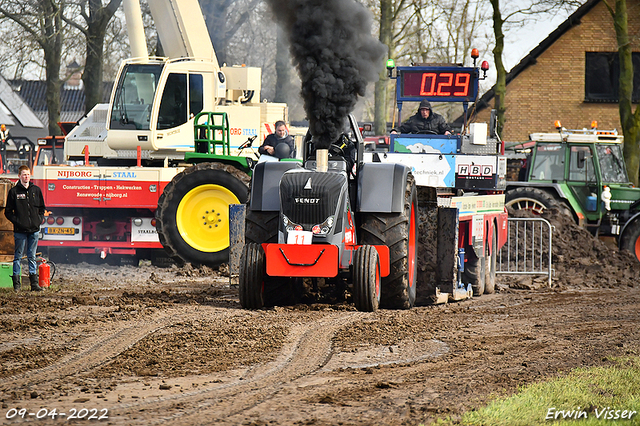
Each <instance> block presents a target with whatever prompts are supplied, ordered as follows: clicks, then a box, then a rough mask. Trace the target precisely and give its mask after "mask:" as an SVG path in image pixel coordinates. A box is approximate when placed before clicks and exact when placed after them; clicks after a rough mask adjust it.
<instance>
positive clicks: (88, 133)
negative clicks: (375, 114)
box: [33, 0, 288, 266]
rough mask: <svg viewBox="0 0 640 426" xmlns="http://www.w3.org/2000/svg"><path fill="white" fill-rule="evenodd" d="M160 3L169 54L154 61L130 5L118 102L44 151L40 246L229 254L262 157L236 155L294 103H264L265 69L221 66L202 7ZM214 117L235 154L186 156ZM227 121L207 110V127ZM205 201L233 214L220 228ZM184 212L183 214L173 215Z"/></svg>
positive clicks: (201, 256) (203, 257) (159, 24)
mask: <svg viewBox="0 0 640 426" xmlns="http://www.w3.org/2000/svg"><path fill="white" fill-rule="evenodd" d="M149 7H150V10H151V14H152V16H153V18H154V21H155V24H156V28H157V32H158V36H159V39H160V42H161V43H162V46H163V48H164V52H165V54H166V57H153V56H151V57H150V56H149V55H148V54H147V46H146V41H145V38H144V29H143V26H142V18H141V12H140V5H139V3H138V1H137V0H125V1H124V8H125V15H126V20H127V27H128V32H129V37H130V41H131V50H132V56H133V57H132V58H131V59H128V60H126V61H124V62H123V63H122V64H121V66H120V69H119V71H118V74H117V77H116V81H115V85H114V88H113V90H112V93H111V98H110V102H109V104H98V105H97V106H96V107H95V108H93V109H92V110H91V111H90V112H89V113H88V114H87V115H86V116H85V117H84V118H83V119H81V120H80V122H79V123H78V125H77V126H75V128H73V129H72V130H71V131H70V132H69V133H68V134H66V136H65V137H64V146H63V148H61V147H60V146H61V145H62V144H60V142H59V141H56V139H55V138H53V139H51V141H50V143H49V145H48V146H43V147H42V148H41V153H40V154H39V155H38V160H37V162H36V165H35V166H34V171H33V176H34V181H35V182H36V184H37V185H39V186H40V187H41V188H42V189H43V193H44V197H45V203H46V205H47V208H48V209H49V210H51V211H52V212H53V213H52V215H51V216H49V219H48V221H47V223H44V224H43V225H42V227H41V241H40V246H41V247H48V248H49V251H52V250H53V251H55V250H56V249H66V250H72V251H73V252H75V253H80V254H88V255H90V256H96V255H97V256H99V257H100V258H103V259H104V258H107V256H109V255H121V256H132V257H135V256H140V255H141V254H144V252H145V251H151V255H152V256H153V255H154V254H162V253H163V250H162V249H163V248H164V249H165V250H166V251H167V252H168V253H169V255H170V256H171V257H173V258H174V259H175V260H178V261H187V262H194V263H198V264H208V265H212V266H214V265H217V264H219V263H221V262H224V261H226V259H227V257H228V254H227V250H228V249H227V248H228V245H229V236H228V226H227V223H226V222H227V220H228V215H227V214H226V213H225V211H226V208H224V206H226V205H227V204H228V203H232V202H233V203H237V202H244V201H246V197H247V182H248V180H249V177H248V176H249V173H250V167H249V163H248V161H249V162H250V160H248V159H247V158H246V157H244V156H241V155H240V156H239V155H234V154H235V153H237V152H238V148H239V147H241V146H242V145H243V144H244V145H245V146H246V145H247V144H249V143H251V141H253V140H254V139H257V138H260V139H259V140H262V139H263V138H264V137H265V136H266V135H267V134H269V133H272V129H271V128H270V127H269V126H270V124H269V123H274V122H275V121H277V120H284V121H288V120H287V119H288V116H287V115H288V111H287V107H286V105H285V104H278V103H267V102H260V89H261V83H260V81H261V70H260V69H259V68H254V67H245V66H222V67H221V66H219V64H218V61H217V58H216V55H215V52H214V50H213V45H212V43H211V41H210V38H209V34H208V31H207V28H206V26H205V22H204V18H203V16H202V13H201V10H200V6H199V5H198V2H197V0H154V1H152V2H149ZM206 112H214V113H216V114H218V115H220V114H225V115H226V118H225V120H228V123H227V128H228V136H229V138H228V140H227V141H226V142H228V145H229V149H227V150H226V151H225V152H218V155H214V156H213V157H210V156H209V157H207V156H204V157H203V156H197V155H194V156H192V157H191V158H189V159H187V160H188V161H185V160H186V159H185V154H187V157H188V155H189V154H190V153H191V154H195V152H194V151H197V147H196V145H195V142H194V138H197V137H198V135H194V122H195V121H196V119H197V116H198V114H199V113H206ZM218 115H215V116H209V115H208V114H203V115H202V116H201V117H202V118H201V120H203V121H202V123H201V124H204V123H205V121H206V120H207V119H208V118H211V119H212V120H213V119H217V117H218ZM209 124H211V125H213V123H209ZM209 129H211V128H209ZM205 131H206V130H205ZM54 146H56V147H57V148H55V149H54ZM52 163H57V164H52ZM203 176H204V177H203ZM194 179H195V180H194ZM205 181H206V185H205V184H202V182H205ZM172 182H173V183H172ZM202 197H206V198H207V199H208V200H215V201H214V202H213V204H214V205H215V210H216V212H218V213H221V218H218V216H216V223H215V224H216V225H217V226H215V227H211V228H209V226H208V225H207V226H206V227H204V226H203V227H200V228H199V227H194V225H193V223H194V221H193V220H192V219H193V218H194V217H195V216H197V215H200V216H202V214H205V213H204V212H205V211H208V210H211V207H210V206H208V207H207V206H202V205H200V204H199V202H198V200H199V199H201V198H202ZM210 204H211V203H210ZM159 205H160V208H158V206H159ZM173 205H177V206H178V209H177V210H178V211H177V213H176V211H175V210H172V211H168V210H167V209H168V208H169V207H172V206H173ZM169 210H170V209H169ZM200 210H202V211H200ZM201 213H202V214H201ZM171 215H173V216H172V217H170V216H171ZM176 215H177V216H176ZM218 220H220V222H218ZM165 256H166V255H165ZM109 257H110V258H113V259H117V258H118V256H109ZM160 257H162V256H160Z"/></svg>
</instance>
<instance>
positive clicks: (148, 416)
mask: <svg viewBox="0 0 640 426" xmlns="http://www.w3.org/2000/svg"><path fill="white" fill-rule="evenodd" d="M553 223H554V225H555V226H556V233H555V235H554V267H555V269H556V271H557V272H556V277H555V278H554V280H553V286H552V288H549V287H548V286H547V285H546V281H545V278H544V277H539V278H526V279H517V278H515V277H506V276H501V278H500V279H499V285H498V292H497V293H496V294H494V295H484V296H482V297H480V298H474V299H473V300H468V301H463V302H458V303H451V304H447V305H431V306H420V307H416V308H414V309H412V310H409V311H389V310H381V311H378V312H376V313H361V312H357V311H356V310H355V309H354V307H353V305H352V304H349V303H348V301H338V303H336V304H332V305H329V304H323V303H312V304H307V305H297V306H293V307H277V308H274V309H266V310H260V311H247V310H243V309H241V308H240V305H239V302H238V291H237V288H233V287H231V286H230V285H229V279H228V277H227V276H225V275H224V273H221V272H219V271H212V270H209V269H207V268H199V269H194V268H191V267H188V266H187V267H183V268H178V267H175V266H174V267H170V268H164V269H161V268H155V267H152V266H150V265H142V266H140V267H137V268H136V267H133V266H120V267H115V266H101V267H96V266H95V265H88V264H85V263H83V264H80V265H59V266H58V272H57V276H56V277H55V279H54V283H53V286H52V287H51V288H50V289H48V290H46V291H44V292H41V293H39V294H33V293H31V292H27V291H23V292H21V293H18V294H14V293H12V292H11V291H9V290H6V291H0V359H1V366H0V404H1V406H2V411H1V412H0V423H3V422H4V423H8V424H12V423H20V422H23V421H24V422H31V423H37V424H47V423H50V422H51V417H50V416H49V417H47V418H46V419H42V420H36V417H37V415H38V414H39V415H40V416H42V415H44V414H46V413H47V412H48V413H50V412H51V411H52V410H54V409H55V410H57V411H56V412H57V413H65V416H64V417H62V416H59V417H58V420H57V422H63V421H64V420H66V419H67V418H68V417H70V416H71V415H73V414H74V413H75V414H76V415H80V416H81V417H83V420H81V421H78V423H83V422H85V421H87V419H88V418H89V417H90V416H93V417H94V418H95V417H101V416H102V417H105V416H106V417H108V418H105V419H103V420H100V422H101V423H103V424H117V425H125V424H126V425H135V424H141V425H149V424H180V425H183V424H184V425H189V424H193V425H200V424H212V423H215V424H229V425H267V424H278V425H283V424H287V425H405V424H406V425H416V424H421V423H423V424H428V423H430V422H432V421H433V420H434V419H436V418H438V417H444V416H451V417H453V418H454V419H456V418H459V416H460V415H461V414H462V413H464V412H465V411H467V410H473V409H474V408H476V407H480V406H482V405H484V404H485V403H486V402H487V401H489V400H490V399H491V398H493V397H495V396H498V395H505V394H510V393H513V392H515V391H516V390H517V388H518V387H519V386H521V385H524V384H527V383H532V382H536V381H540V380H544V379H548V378H552V377H556V376H558V375H560V374H562V373H564V372H567V371H569V370H571V369H572V368H575V367H578V366H596V365H608V364H611V363H612V361H611V357H615V356H628V355H638V354H639V353H640V335H639V334H638V333H637V327H638V322H639V319H640V318H639V317H640V314H639V313H638V312H639V311H640V285H639V284H638V281H639V279H640V278H639V277H640V265H639V264H638V263H637V262H636V261H635V260H634V259H633V258H632V257H631V256H630V255H629V254H628V253H620V252H618V251H617V250H616V249H612V248H610V247H608V246H607V245H605V244H603V243H601V242H600V241H598V240H595V239H594V238H593V237H591V236H590V235H589V234H587V233H586V232H585V231H582V230H581V229H579V228H576V227H575V226H574V225H573V224H572V223H571V222H570V221H566V220H563V219H557V218H555V220H554V221H553ZM25 290H26V285H25ZM14 408H15V409H18V410H19V409H21V408H24V409H26V410H25V414H24V417H25V420H21V419H20V414H16V411H17V410H13V409H14ZM83 409H85V410H83ZM30 414H33V415H30ZM545 415H546V410H541V412H540V416H541V418H544V416H545ZM7 417H13V418H12V419H8V418H7ZM47 419H48V420H47Z"/></svg>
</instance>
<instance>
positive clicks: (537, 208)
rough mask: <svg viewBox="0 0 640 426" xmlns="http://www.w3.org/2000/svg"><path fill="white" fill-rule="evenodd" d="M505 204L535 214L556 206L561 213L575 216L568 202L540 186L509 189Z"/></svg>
mask: <svg viewBox="0 0 640 426" xmlns="http://www.w3.org/2000/svg"><path fill="white" fill-rule="evenodd" d="M504 204H505V206H507V207H511V208H512V209H514V210H530V211H532V212H533V213H535V214H542V213H543V212H544V211H545V210H547V209H553V208H555V209H558V211H560V212H561V213H563V214H566V215H568V216H571V217H573V214H572V213H571V210H570V209H569V207H567V206H566V204H564V203H563V202H562V201H560V200H558V199H557V198H554V197H553V195H551V194H549V193H548V192H546V191H544V190H542V189H539V188H526V187H518V188H514V189H509V190H507V192H506V193H505V196H504Z"/></svg>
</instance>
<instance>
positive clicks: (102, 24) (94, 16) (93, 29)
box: [82, 0, 122, 113]
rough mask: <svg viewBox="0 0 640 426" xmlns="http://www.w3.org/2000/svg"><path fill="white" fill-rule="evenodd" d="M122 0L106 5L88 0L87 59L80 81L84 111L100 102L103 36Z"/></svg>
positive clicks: (113, 0) (98, 1) (86, 111)
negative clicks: (82, 85)
mask: <svg viewBox="0 0 640 426" xmlns="http://www.w3.org/2000/svg"><path fill="white" fill-rule="evenodd" d="M120 3H122V0H110V1H109V3H108V4H107V6H105V7H103V6H102V0H89V2H88V4H89V12H88V17H87V18H86V20H87V29H86V31H85V35H86V38H87V59H86V62H85V67H84V72H83V73H82V82H83V83H84V95H85V100H84V112H85V113H88V112H89V111H91V109H92V108H93V107H94V106H95V105H96V104H99V103H100V102H102V75H103V70H102V62H103V59H104V37H105V34H106V31H107V25H109V21H110V20H111V18H112V17H113V15H114V13H115V12H116V10H118V7H120Z"/></svg>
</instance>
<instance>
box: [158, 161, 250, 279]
mask: <svg viewBox="0 0 640 426" xmlns="http://www.w3.org/2000/svg"><path fill="white" fill-rule="evenodd" d="M244 177H246V179H248V177H247V176H246V175H245V174H244V173H243V172H240V171H239V170H237V169H236V168H234V167H232V166H229V165H225V164H222V163H201V164H197V165H195V166H192V167H189V168H188V169H186V170H184V171H183V172H181V173H179V174H177V175H176V176H175V177H174V178H173V180H172V181H171V182H169V184H168V185H167V186H166V188H165V189H164V192H163V193H162V195H161V196H160V199H159V200H158V209H157V210H156V219H157V225H156V229H157V231H158V237H159V238H160V242H161V243H162V246H163V247H164V248H165V250H166V251H167V253H168V254H169V256H170V257H171V258H173V259H176V260H179V261H184V262H191V263H193V264H196V265H207V266H210V267H216V266H219V265H220V264H221V263H224V262H228V261H229V204H239V203H245V202H246V201H247V196H248V187H247V185H246V184H245V183H244V182H243V181H242V180H241V179H240V178H244Z"/></svg>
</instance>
